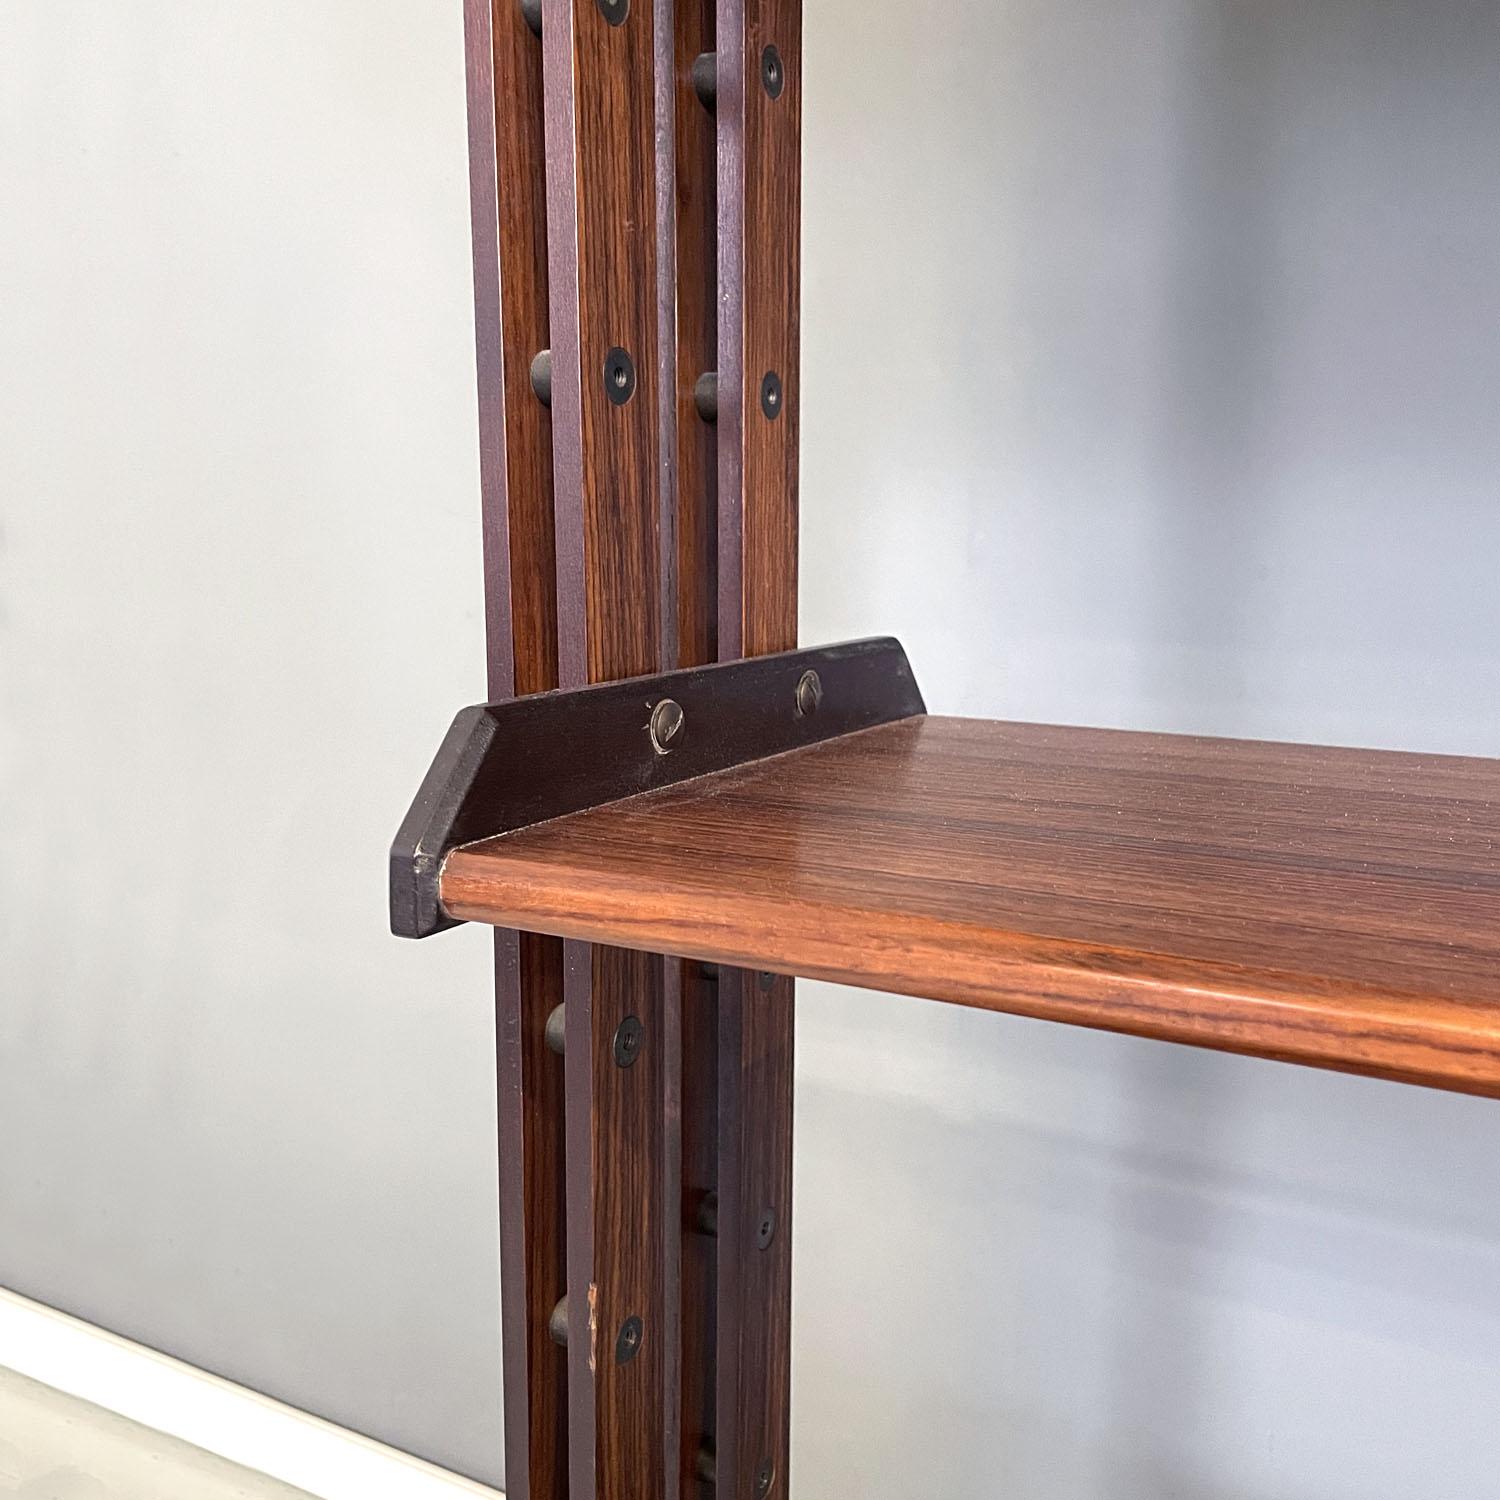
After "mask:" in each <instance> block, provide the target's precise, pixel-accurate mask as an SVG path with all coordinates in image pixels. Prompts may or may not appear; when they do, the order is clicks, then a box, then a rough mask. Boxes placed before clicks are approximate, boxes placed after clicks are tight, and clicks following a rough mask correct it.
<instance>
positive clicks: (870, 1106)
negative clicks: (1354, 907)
mask: <svg viewBox="0 0 1500 1500" xmlns="http://www.w3.org/2000/svg"><path fill="white" fill-rule="evenodd" d="M798 1043H799V1049H800V1052H801V1059H800V1066H801V1074H800V1092H799V1095H798V1102H797V1103H798V1112H799V1113H798V1122H797V1124H798V1140H799V1146H798V1154H797V1162H796V1170H797V1205H796V1219H795V1222H796V1226H797V1227H796V1234H797V1245H796V1255H797V1264H798V1280H797V1286H796V1292H795V1309H794V1318H795V1324H794V1330H795V1369H794V1382H795V1390H796V1418H795V1423H796V1425H795V1430H794V1443H795V1445H796V1450H795V1455H794V1471H795V1472H796V1473H797V1476H798V1486H799V1488H801V1489H802V1490H803V1493H809V1494H824V1493H830V1494H831V1493H841V1494H846V1495H851V1496H906V1495H913V1494H940V1495H942V1496H944V1497H945V1500H965V1497H973V1500H991V1497H993V1496H994V1495H996V1494H1001V1493H1013V1494H1019V1495H1025V1496H1027V1497H1028V1500H1051V1497H1057V1500H1064V1497H1068V1500H1077V1497H1079V1496H1100V1497H1103V1496H1108V1497H1111V1500H1113V1497H1120V1496H1132V1497H1133V1496H1141V1497H1163V1496H1177V1495H1181V1496H1192V1497H1195V1500H1201V1497H1204V1496H1208V1497H1224V1500H1230V1497H1233V1500H1286V1497H1288V1496H1300V1495H1306V1496H1309V1497H1312V1496H1318V1497H1325V1500H1326V1497H1331V1496H1332V1497H1338V1496H1350V1497H1353V1496H1368V1495H1377V1494H1378V1495H1392V1496H1396V1495H1402V1496H1410V1495H1416V1494H1445V1495H1446V1494H1453V1495H1461V1494H1478V1493H1484V1492H1485V1487H1486V1486H1487V1485H1489V1484H1490V1483H1491V1482H1492V1478H1493V1462H1494V1458H1495V1449H1494V1434H1493V1414H1494V1412H1495V1411H1496V1410H1500V1360H1497V1359H1496V1357H1495V1350H1496V1349H1497V1348H1500V1193H1497V1191H1496V1189H1497V1187H1500V1167H1497V1161H1500V1153H1497V1150H1496V1147H1497V1144H1500V1121H1497V1119H1496V1115H1495V1107H1494V1105H1493V1103H1491V1102H1490V1101H1485V1100H1472V1099H1467V1098H1463V1097H1460V1096H1456V1095H1447V1094H1439V1093H1435V1092H1431V1091H1427V1090H1420V1089H1412V1088H1405V1087H1402V1086H1398V1085H1393V1084H1384V1083H1379V1082H1374V1081H1371V1080H1366V1079H1353V1078H1345V1077H1342V1076H1340V1075H1337V1074H1327V1073H1317V1072H1314V1071H1312V1070H1308V1069H1301V1068H1294V1067H1291V1066H1289V1065H1285V1064H1277V1063H1268V1062H1261V1061H1258V1060H1253V1059H1243V1058H1231V1057H1226V1056H1219V1055H1214V1054H1208V1053H1198V1052H1194V1051H1191V1050H1189V1049H1182V1048H1175V1047H1171V1046H1168V1045H1166V1044H1161V1043H1152V1042H1142V1041H1137V1040H1134V1039H1130V1038H1123V1037H1113V1036H1108V1035H1104V1034H1100V1033H1085V1032H1076V1031H1071V1030H1066V1029H1064V1028H1058V1027H1052V1026H1048V1025H1047V1024H1046V1023H1042V1022H1033V1021H1025V1020H1019V1019H1016V1018H1011V1017H1001V1016H992V1015H985V1014H982V1013H978V1012H969V1011H961V1010H947V1009H942V1010H938V1009H937V1008H935V1007H932V1006H930V1005H928V1004H925V1003H922V1002H916V1001H910V1000H904V999H900V998H896V997H890V996H882V995H874V994H869V993H866V992H857V991H851V990H840V989H835V988H834V987H831V986H824V985H811V984H809V985H806V986H804V994H803V999H802V1001H801V1011H800V1029H799V1038H798Z"/></svg>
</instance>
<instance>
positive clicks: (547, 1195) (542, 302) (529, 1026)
mask: <svg viewBox="0 0 1500 1500" xmlns="http://www.w3.org/2000/svg"><path fill="white" fill-rule="evenodd" d="M464 45H465V55H466V79H467V93H468V122H469V182H470V202H471V212H472V228H473V251H474V303H475V334H476V352H477V369H478V385H479V457H480V485H481V495H482V515H483V538H484V580H485V622H486V636H487V655H488V663H489V691H490V696H491V698H505V697H510V696H511V695H512V694H516V693H534V692H540V691H544V690H546V689H548V688H552V687H555V686H556V685H557V621H556V596H555V576H556V569H555V560H554V552H553V546H554V542H553V523H552V454H551V425H550V422H549V419H548V415H547V411H546V408H545V407H543V406H542V404H541V403H540V402H539V401H538V400H537V399H536V396H535V395H534V394H533V392H532V389H531V382H530V365H531V361H532V358H533V357H534V356H535V354H536V353H537V352H538V351H539V350H541V349H544V348H546V346H547V341H548V335H547V317H548V312H547V266H546V199H545V182H544V153H543V140H542V55H541V44H540V42H539V41H538V39H537V38H536V37H535V36H534V35H533V34H532V33H531V31H530V30H529V29H528V28H527V26H526V24H525V21H524V20H523V19H522V16H521V12H520V8H519V6H518V5H516V4H514V3H510V0H496V3H494V4H493V5H492V4H491V0H465V5H464ZM561 999H562V944H561V943H560V942H558V941H557V940H556V939H555V938H548V937H542V936H538V935H535V934H526V933H522V934H518V933H514V932H505V931H501V932H498V933H497V934H496V941H495V1032H496V1067H497V1081H498V1088H497V1109H498V1127H499V1129H498V1135H499V1148H500V1175H499V1190H500V1258H501V1299H502V1306H501V1313H502V1348H503V1365H504V1375H505V1476H506V1488H507V1491H508V1493H509V1494H510V1495H511V1496H512V1497H514V1500H527V1497H530V1500H558V1497H561V1496H562V1495H563V1493H564V1492H565V1485H566V1457H567V1427H566V1410H567V1408H566V1379H567V1372H566V1364H565V1361H564V1359H563V1355H562V1352H561V1351H560V1350H559V1349H558V1348H557V1346H556V1345H555V1344H553V1343H552V1341H551V1340H550V1339H549V1338H548V1336H547V1320H548V1316H549V1314H550V1312H551V1309H552V1306H553V1304H554V1303H555V1301H556V1299H557V1297H558V1296H560V1295H561V1292H562V1288H563V1286H564V1244H565V1230H564V1212H563V1193H562V1183H563V1170H562V1155H563V1112H562V1069H561V1064H560V1062H559V1060H558V1059H557V1058H556V1057H553V1056H552V1055H551V1054H550V1053H549V1052H548V1051H547V1050H546V1047H545V1043H544V1029H545V1024H546V1017H547V1015H548V1013H549V1012H550V1011H551V1009H552V1007H553V1006H555V1005H557V1004H558V1003H560V1001H561Z"/></svg>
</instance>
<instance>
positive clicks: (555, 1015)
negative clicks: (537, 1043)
mask: <svg viewBox="0 0 1500 1500" xmlns="http://www.w3.org/2000/svg"><path fill="white" fill-rule="evenodd" d="M542 1036H543V1040H545V1042H546V1043H547V1050H548V1051H549V1052H555V1053H557V1055H558V1056H559V1057H562V1056H563V1055H564V1054H565V1053H566V1052H567V1050H568V1008H567V1006H566V1005H555V1006H553V1008H552V1009H551V1010H550V1011H548V1013H547V1029H546V1030H545V1031H544V1032H543V1033H542Z"/></svg>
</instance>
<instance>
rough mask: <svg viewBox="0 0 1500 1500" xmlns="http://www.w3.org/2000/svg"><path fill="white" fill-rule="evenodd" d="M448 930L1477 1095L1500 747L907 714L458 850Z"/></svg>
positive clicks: (1496, 1021)
mask: <svg viewBox="0 0 1500 1500" xmlns="http://www.w3.org/2000/svg"><path fill="white" fill-rule="evenodd" d="M441 893H442V900H443V904H444V906H445V907H446V908H447V910H448V911H449V912H451V913H452V914H453V915H454V916H457V917H462V918H466V919H468V920H471V921H481V922H489V923H493V924H495V925H498V926H513V927H522V928H528V929H532V930H535V931H540V932H548V933H555V934H559V935H562V936H565V937H574V938H585V939H590V940H594V941H598V942H606V943H611V944H617V945H620V946H625V947H632V948H640V949H648V950H652V951H658V952H664V953H672V954H679V955H682V956H684V957H689V958H697V959H704V960H711V961H714V962H719V963H726V964H732V965H737V966H741V967H745V968H753V969H763V970H775V971H778V972H782V973H788V974H799V975H805V976H811V977H816V978H823V979H831V980H836V981H839V982H841V983H846V984H853V985H862V986H867V987H869V988H873V989H881V990H891V991H895V992H897V993H900V994H910V995H917V996H924V997H927V998H930V999H937V1000H948V1001H954V1002H957V1003H959V1004H964V1005H972V1006H980V1007H983V1008H986V1009H990V1010H1000V1011H1009V1012H1014V1013H1017V1014H1021V1015H1028V1016H1038V1017H1044V1018H1048V1019H1051V1020H1057V1021H1065V1022H1071V1023H1074V1024H1078V1025H1084V1026H1095V1027H1104V1028H1107V1029H1110V1030H1115V1031H1123V1032H1130V1033H1134V1034H1137V1035H1142V1036H1151V1037H1159V1038H1164V1039H1166V1040H1170V1041H1175V1042H1185V1043H1191V1044H1195V1045H1199V1046H1205V1047H1216V1048H1222V1049H1226V1050H1229V1051H1234V1052H1245V1053H1251V1054H1255V1055H1260V1056H1269V1057H1277V1058H1284V1059H1288V1060H1294V1061H1299V1062H1305V1063H1313V1064H1317V1065H1320V1066H1324V1067H1333V1068H1340V1069H1346V1070H1350V1071H1355V1072H1362V1073H1372V1074H1376V1075H1379V1076H1383V1077H1388V1078H1396V1079H1401V1080H1405V1081H1410V1082H1418V1083H1426V1084H1432V1085H1435V1086H1438V1087H1443V1088H1452V1089H1461V1090H1465V1091H1469V1092H1475V1093H1484V1094H1500V761H1490V760H1475V759H1464V758H1459V757H1452V756H1430V755H1410V754H1398V753H1392V752H1381V751H1366V750H1331V749H1323V748H1318V747H1312V746H1302V745H1280V744H1263V743H1253V742H1246V741H1234V740H1210V739H1194V738H1188V737H1181V736H1171V735H1152V734H1134V733H1127V732H1123V731H1117V730H1094V729H1072V728H1057V727H1051V726H1041V725H1027V724H1005V723H992V722H987V721H978V720H967V719H948V718H933V717H928V718H916V719H908V720H904V721H902V722H900V723H895V724H890V725H886V726H884V727H882V728H878V729H870V730H865V731H863V732H861V733H858V734H852V735H848V736H845V737H844V738H842V739H838V740H832V741H829V742H827V743H824V744H821V745H816V746H813V747H810V748H807V749H801V750H797V751H794V752H792V753H789V754H786V755H781V756H777V757H774V758H772V759H769V760H763V761H759V762H756V763H754V764H751V765H748V766H744V767H741V768H739V769H736V770H733V771H726V772H722V773H720V774H717V775H713V776H706V777H703V778H700V779H698V780H695V781H689V782H684V783H682V784H680V785H678V786H676V787H671V788H668V789H666V790H663V791H658V792H652V793H647V794H645V795H642V796H638V797H633V798H629V799H627V800H624V801H620V802H615V803H611V804H608V805H606V806H604V807H600V808H595V809H593V810H591V811H588V812H583V813H577V814H574V815H572V816H570V817H565V818H559V819H556V820H555V821H553V822H550V823H543V824H540V825H537V826H535V827H532V828H528V829H523V830H521V831H520V832H517V833H512V834H508V835H505V836H504V837H501V838H497V839H490V840H487V841H485V842H483V843H478V844H470V845H467V846H465V847H463V848H460V849H456V850H454V851H453V852H452V853H451V854H450V855H449V856H448V859H447V862H446V864H445V865H444V867H443V873H442V883H441Z"/></svg>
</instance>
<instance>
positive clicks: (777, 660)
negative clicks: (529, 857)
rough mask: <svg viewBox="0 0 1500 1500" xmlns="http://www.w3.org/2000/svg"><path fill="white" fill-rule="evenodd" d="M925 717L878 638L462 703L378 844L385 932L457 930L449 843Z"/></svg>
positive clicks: (896, 652)
mask: <svg viewBox="0 0 1500 1500" xmlns="http://www.w3.org/2000/svg"><path fill="white" fill-rule="evenodd" d="M674 709H675V712H674ZM925 712H926V707H925V705H924V704H923V702H922V694H921V692H920V691H919V690H918V688H917V683H916V679H915V678H914V677H913V676H912V671H911V665H910V663H909V662H908V661H907V659H906V652H905V651H903V650H902V648H901V644H900V642H899V641H896V640H893V639H891V638H889V637H886V638H881V639H876V640H866V641H853V642H850V643H848V644H845V645H839V646H824V647H819V648H817V649H814V650H808V651H785V652H781V653H778V654H777V655H774V656H757V657H752V658H749V659H747V660H743V661H733V662H724V663H720V664H718V665H715V666H708V667H691V668H687V669H685V670H683V671H678V672H667V673H663V674H661V675H659V676H655V677H633V678H627V679H625V680H624V681H620V682H608V683H601V684H599V685H598V686H596V687H586V688H580V689H577V690H576V691H566V692H562V691H560V692H552V693H536V694H532V695H530V696H528V697H525V698H511V699H507V700H505V701H504V702H500V703H486V704H479V705H477V706H475V707H473V708H466V709H464V710H462V712H460V713H459V715H458V717H457V718H455V719H454V721H453V726H452V728H451V729H449V731H448V733H447V736H446V737H445V738H444V740H443V743H442V746H441V747H440V748H439V750H438V753H437V756H436V758H435V759H434V760H433V762H432V766H431V768H430V769H429V770H428V772H427V775H426V778H425V779H424V780H423V782H422V786H421V790H420V791H418V793H417V796H416V800H415V801H414V802H413V803H412V805H411V810H410V811H409V812H408V813H407V815H406V819H405V821H404V822H403V823H402V824H401V830H400V832H399V833H398V834H397V835H396V841H395V843H394V844H393V845H392V847H391V869H390V875H391V931H392V932H394V933H395V934H396V935H397V936H398V937H413V938H419V937H427V936H429V935H430V934H432V933H434V932H440V931H441V930H442V929H443V928H445V927H454V926H457V925H458V919H457V918H454V917H450V916H449V915H448V914H447V913H446V912H445V911H444V910H443V907H442V903H441V901H440V900H439V895H438V890H439V880H440V877H441V874H442V865H443V860H444V859H445V858H446V857H447V855H448V854H449V852H450V851H451V850H453V849H455V848H457V847H458V846H459V845H460V844H471V843H476V842H478V841H479V840H481V839H490V838H495V837H497V836H499V835H501V834H506V833H514V832H515V831H516V830H517V829H520V828H528V827H530V826H532V825H533V824H536V823H543V822H547V821H549V820H550V819H552V818H560V817H565V816H566V815H567V814H569V813H576V812H583V811H584V810H585V809H587V808H591V807H598V806H601V805H602V804H604V803H606V802H617V801H620V800H621V799H622V798H625V797H634V796H637V795H639V794H640V793H642V792H650V791H656V790H657V789H659V788H661V787H667V786H675V785H677V784H678V783H680V782H684V781H689V780H692V779H693V778H695V777H699V776H708V775H712V774H713V773H715V772H718V771H727V770H731V769H733V768H734V767H736V766H741V765H745V764H747V763H748V762H750V761H756V760H764V759H765V758H766V757H767V756H771V755H781V754H784V753H785V752H787V751H790V750H798V749H801V748H803V747H804V746H807V745H815V744H818V743H820V742H822V741H824V740H830V739H837V738H839V737H840V736H842V735H846V734H853V733H854V732H856V731H857V730H861V729H873V728H874V727H875V726H876V725H880V724H890V723H893V722H895V721H896V720H898V719H909V718H913V717H915V716H917V715H919V714H923V713H925Z"/></svg>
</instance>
